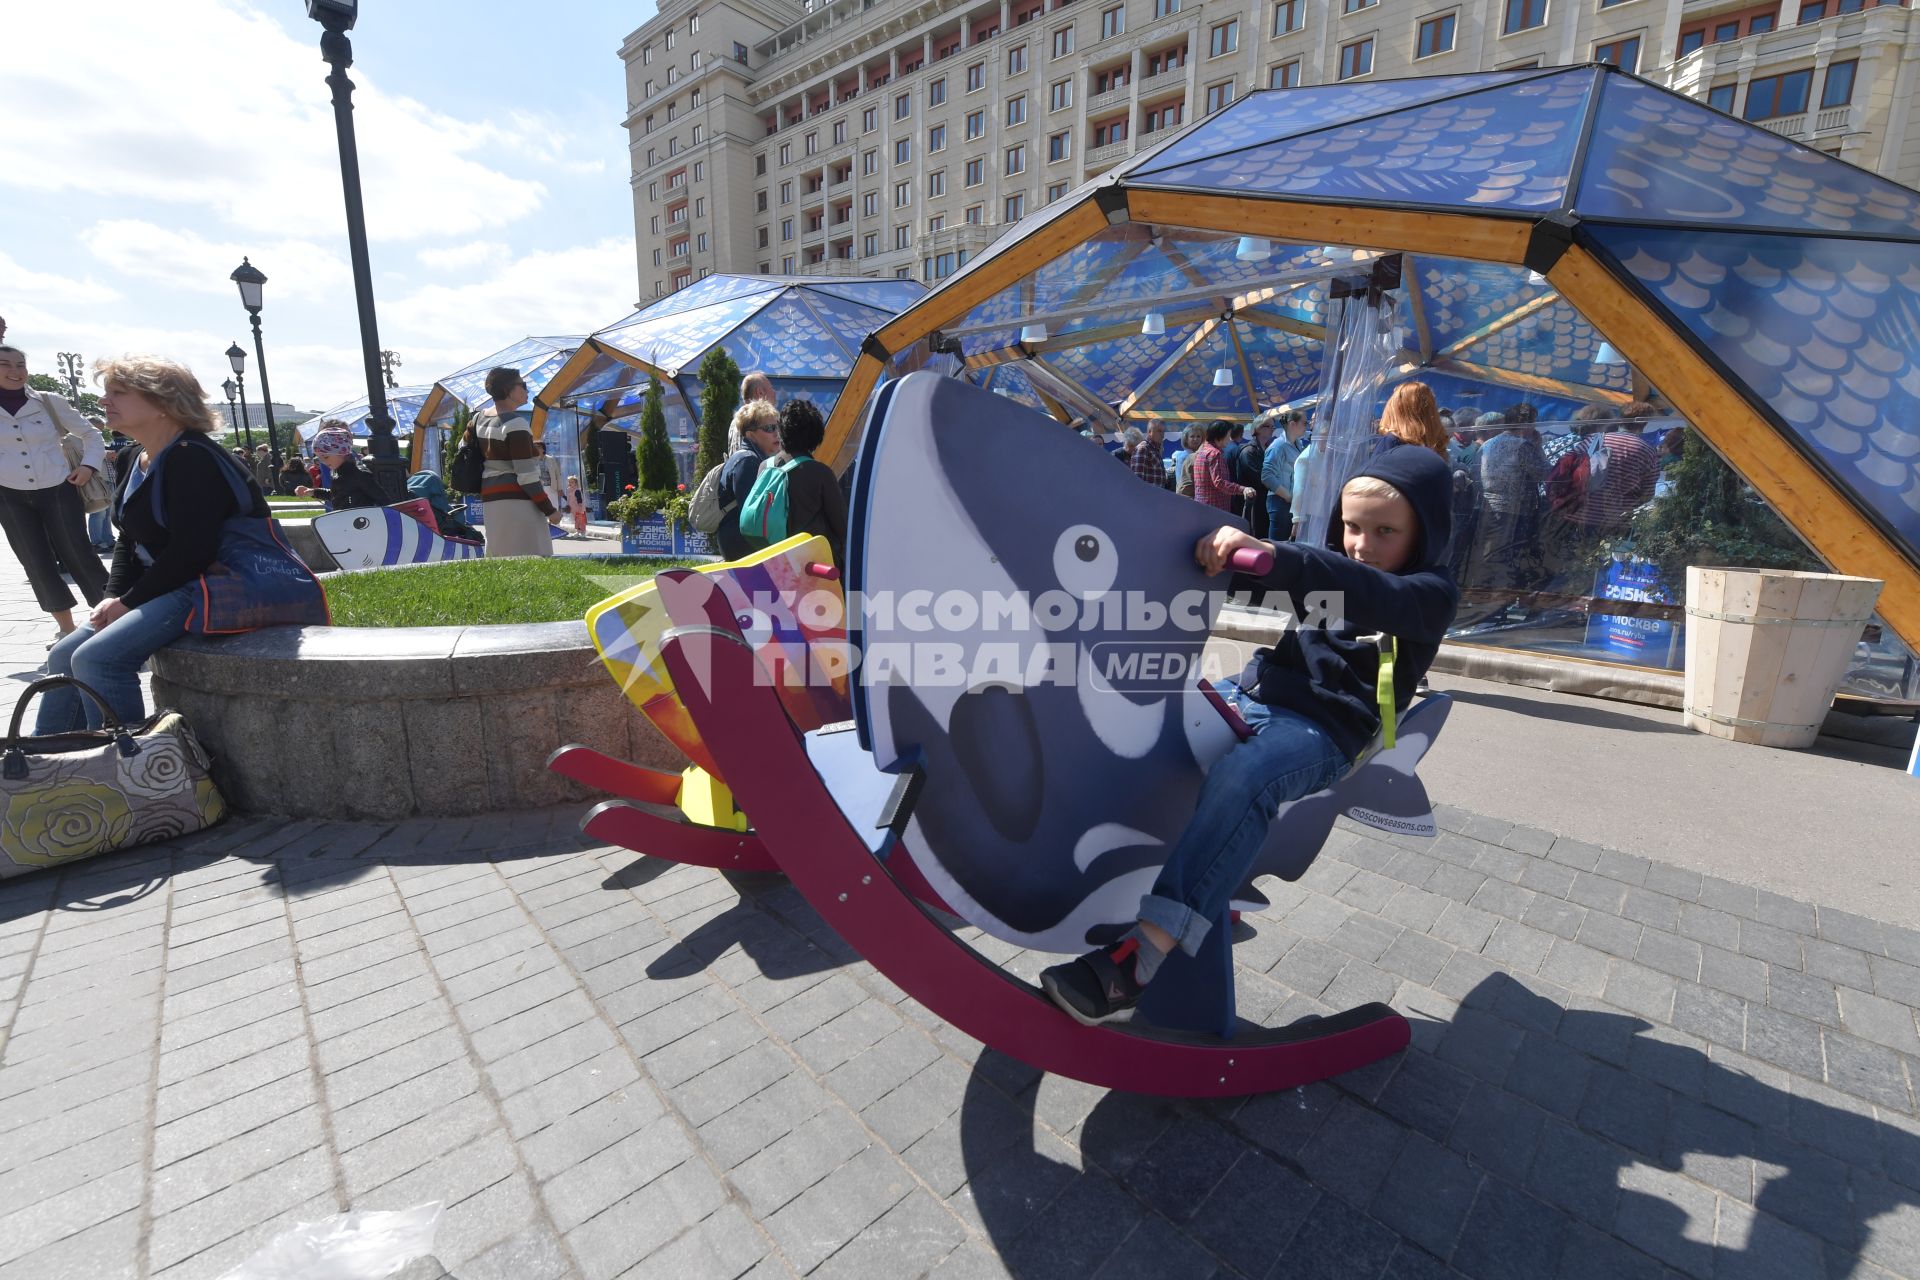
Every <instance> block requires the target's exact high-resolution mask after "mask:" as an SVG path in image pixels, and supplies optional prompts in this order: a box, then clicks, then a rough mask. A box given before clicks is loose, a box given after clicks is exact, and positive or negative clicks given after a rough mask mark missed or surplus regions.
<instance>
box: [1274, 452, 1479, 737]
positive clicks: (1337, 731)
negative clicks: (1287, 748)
mask: <svg viewBox="0 0 1920 1280" xmlns="http://www.w3.org/2000/svg"><path fill="white" fill-rule="evenodd" d="M1357 474H1359V475H1363V476H1374V477H1377V478H1378V479H1381V480H1384V481H1386V482H1387V483H1388V484H1390V485H1392V486H1393V487H1394V488H1396V489H1398V490H1399V491H1400V492H1401V493H1402V494H1404V495H1405V496H1406V499H1407V501H1408V502H1409V503H1410V504H1411V505H1412V507H1413V511H1414V515H1415V516H1416V517H1418V519H1419V521H1420V528H1419V540H1418V542H1417V543H1416V544H1415V547H1414V553H1413V558H1412V559H1411V560H1410V561H1409V562H1408V565H1407V567H1406V568H1405V569H1402V570H1401V571H1400V572H1399V573H1387V572H1385V571H1383V570H1380V569H1375V568H1373V567H1372V566H1370V565H1364V564H1361V563H1360V562H1359V561H1357V560H1350V559H1348V558H1347V556H1346V555H1345V554H1344V553H1343V552H1341V551H1339V550H1334V549H1332V548H1329V547H1309V546H1304V545H1302V544H1300V543H1298V542H1279V543H1275V544H1274V564H1273V572H1271V573H1269V574H1268V575H1267V576H1266V577H1264V578H1262V579H1260V580H1259V582H1260V585H1261V586H1262V587H1264V588H1267V589H1269V590H1277V591H1283V592H1285V593H1286V595H1287V597H1288V599H1289V601H1290V605H1289V608H1290V610H1291V612H1292V613H1293V615H1294V617H1295V618H1296V619H1304V618H1308V617H1309V616H1310V614H1309V613H1308V606H1309V605H1310V604H1313V603H1315V601H1313V600H1312V599H1311V597H1313V596H1315V595H1316V594H1317V593H1323V592H1325V593H1333V595H1334V598H1335V599H1336V600H1338V601H1339V602H1340V605H1341V606H1342V607H1337V608H1334V609H1332V610H1328V612H1329V613H1330V615H1331V618H1330V620H1329V621H1330V622H1331V621H1333V620H1337V621H1338V625H1337V626H1335V625H1327V626H1315V627H1308V626H1306V625H1297V626H1294V627H1292V628H1290V629H1289V630H1288V631H1287V634H1286V635H1285V636H1283V637H1282V638H1281V641H1280V643H1279V645H1278V646H1276V647H1274V648H1272V649H1260V650H1257V651H1255V653H1254V656H1253V661H1252V662H1250V663H1249V664H1247V669H1246V670H1245V671H1244V672H1242V673H1241V676H1240V684H1241V687H1242V688H1244V689H1245V690H1246V691H1247V692H1248V693H1249V694H1250V695H1252V696H1253V697H1255V698H1257V699H1258V700H1259V701H1261V702H1264V703H1266V704H1267V705H1269V706H1274V707H1284V708H1285V709H1287V710H1289V711H1294V712H1298V713H1299V714H1301V715H1303V716H1305V717H1307V718H1308V719H1309V720H1312V721H1313V722H1314V723H1316V724H1318V725H1319V726H1320V727H1321V728H1323V729H1325V730H1326V731H1327V733H1328V735H1329V736H1331V737H1332V738H1333V740H1334V742H1335V743H1336V744H1337V745H1338V746H1339V748H1340V749H1341V750H1342V751H1343V752H1345V753H1346V755H1347V758H1348V759H1349V760H1351V759H1352V758H1353V757H1354V756H1356V755H1357V754H1359V752H1360V750H1361V749H1362V748H1364V747H1365V746H1366V745H1367V743H1369V742H1371V741H1372V740H1373V737H1374V735H1375V734H1377V733H1378V732H1379V731H1380V709H1379V704H1378V702H1377V701H1376V698H1375V692H1374V690H1375V683H1376V679H1377V677H1378V675H1379V669H1380V653H1379V650H1378V648H1377V647H1376V646H1375V645H1374V644H1373V643H1372V642H1371V641H1369V640H1363V639H1361V637H1362V636H1370V635H1373V634H1375V633H1376V632H1385V633H1387V634H1388V635H1391V636H1394V637H1396V638H1397V639H1398V641H1399V653H1398V659H1397V661H1396V662H1395V663H1394V669H1393V686H1394V688H1393V692H1394V703H1395V705H1396V706H1399V707H1401V708H1405V707H1406V705H1407V704H1408V703H1409V702H1410V701H1412V699H1413V694H1414V687H1415V686H1416V685H1417V684H1418V683H1419V681H1420V677H1421V676H1423V675H1425V674H1426V670H1427V667H1428V666H1429V665H1431V664H1432V662H1433V658H1434V655H1435V654H1436V653H1438V652H1439V649H1440V641H1441V638H1442V637H1443V636H1445V635H1446V631H1447V628H1448V627H1449V626H1451V625H1452V624H1453V615H1454V611H1455V609H1457V608H1458V607H1459V604H1460V588H1459V587H1458V586H1456V585H1455V584H1454V581H1453V573H1452V571H1451V570H1450V569H1448V567H1447V564H1446V551H1447V543H1448V541H1449V535H1450V533H1451V530H1452V502H1453V476H1452V473H1451V472H1450V471H1449V470H1448V467H1447V464H1446V463H1445V462H1443V461H1442V460H1441V458H1440V455H1439V454H1437V453H1435V452H1434V451H1433V450H1431V449H1426V448H1422V447H1420V446H1418V445H1407V446H1403V447H1401V448H1397V449H1388V450H1386V451H1385V452H1383V453H1380V454H1378V455H1377V456H1375V457H1374V458H1372V459H1371V460H1369V461H1368V462H1367V464H1366V465H1365V466H1363V467H1361V468H1360V470H1359V472H1358V473H1357ZM1328 541H1329V542H1330V543H1333V544H1334V545H1335V546H1338V545H1339V542H1340V512H1339V509H1338V508H1337V507H1336V508H1335V510H1334V514H1333V522H1332V528H1331V531H1330V532H1329V535H1328ZM1323 607H1324V604H1323Z"/></svg>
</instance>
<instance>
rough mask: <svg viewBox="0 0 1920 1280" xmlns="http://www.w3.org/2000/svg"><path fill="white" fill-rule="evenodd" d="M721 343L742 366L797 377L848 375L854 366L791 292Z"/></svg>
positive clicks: (844, 352)
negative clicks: (776, 371)
mask: <svg viewBox="0 0 1920 1280" xmlns="http://www.w3.org/2000/svg"><path fill="white" fill-rule="evenodd" d="M720 345H721V346H723V347H725V348H726V349H727V354H728V355H730V356H732V357H733V360H734V363H735V364H737V365H739V366H740V367H741V368H742V369H766V370H776V369H777V370H779V371H780V372H781V373H785V374H788V375H790V376H794V377H820V378H831V377H841V378H844V377H846V376H847V373H848V371H849V370H851V369H852V368H853V361H852V359H851V358H849V357H848V356H847V354H846V351H845V349H844V348H843V347H841V346H840V344H839V343H838V342H836V341H834V338H833V335H832V334H830V333H828V332H827V331H826V330H825V329H823V328H822V327H821V324H820V321H819V320H816V319H815V318H814V315H813V312H811V311H809V310H808V309H807V308H806V307H805V306H804V305H802V304H801V302H800V300H799V299H798V298H795V297H793V296H791V295H783V296H781V297H779V298H776V299H774V300H773V301H772V302H769V303H768V304H767V305H766V306H764V307H762V308H761V309H760V311H759V313H758V314H756V315H755V316H754V317H753V318H752V319H751V320H749V321H747V322H746V323H745V324H743V325H741V326H739V327H738V328H736V329H735V330H733V332H731V333H729V334H727V335H726V337H724V338H722V339H721V340H720ZM703 349H704V348H703ZM683 367H686V366H683ZM689 371H690V372H691V368H690V367H689Z"/></svg>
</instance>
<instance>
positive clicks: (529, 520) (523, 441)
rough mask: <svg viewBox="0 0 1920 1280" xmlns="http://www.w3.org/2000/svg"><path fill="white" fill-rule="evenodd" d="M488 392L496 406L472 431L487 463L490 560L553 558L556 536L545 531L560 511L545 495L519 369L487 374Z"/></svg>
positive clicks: (483, 492)
mask: <svg viewBox="0 0 1920 1280" xmlns="http://www.w3.org/2000/svg"><path fill="white" fill-rule="evenodd" d="M487 394H488V395H490V396H492V397H493V407H492V408H491V409H488V410H484V411H482V412H481V413H478V414H476V415H474V419H473V427H472V430H473V431H474V433H475V434H476V435H477V436H478V437H479V438H480V447H481V451H482V452H483V453H484V454H485V455H486V459H487V465H486V469H485V471H483V472H482V473H481V482H480V501H482V502H484V503H485V504H486V513H487V556H488V558H489V559H491V558H493V557H496V556H550V555H552V554H553V536H552V535H551V534H549V533H548V532H547V528H546V527H547V526H548V525H550V524H559V523H560V512H559V511H558V510H557V509H555V507H554V505H553V503H552V502H551V501H550V500H549V499H548V497H547V487H546V485H545V483H544V482H543V477H542V476H541V468H540V450H539V449H538V448H537V447H536V446H535V445H534V442H533V428H532V427H531V426H530V425H529V424H528V422H527V415H526V414H524V413H521V412H520V409H521V407H522V406H523V405H525V404H526V403H527V384H526V382H525V380H524V379H522V378H521V377H520V371H519V370H518V369H510V368H507V367H506V366H504V365H502V366H501V367H500V368H497V369H490V370H488V371H487Z"/></svg>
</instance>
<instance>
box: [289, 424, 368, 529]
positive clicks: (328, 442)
mask: <svg viewBox="0 0 1920 1280" xmlns="http://www.w3.org/2000/svg"><path fill="white" fill-rule="evenodd" d="M313 454H314V456H315V457H316V458H318V459H320V464H321V465H322V466H324V467H326V468H327V469H328V470H329V471H331V472H333V483H332V484H330V485H328V486H327V487H325V488H318V487H307V486H302V487H300V488H297V489H295V490H294V493H295V494H296V495H298V496H299V497H302V498H306V497H317V498H321V499H324V500H325V502H326V504H327V510H329V511H347V510H350V509H351V508H354V507H384V506H386V505H387V495H386V494H384V493H382V492H381V491H380V486H379V485H378V484H375V483H374V479H373V477H372V476H370V475H368V474H367V473H366V472H364V471H362V470H361V469H360V464H359V463H358V462H355V461H354V460H353V436H352V435H350V434H349V433H348V431H347V424H346V423H344V422H342V421H340V420H339V419H338V418H328V419H327V420H326V421H324V422H322V423H321V424H320V430H318V431H316V432H314V435H313Z"/></svg>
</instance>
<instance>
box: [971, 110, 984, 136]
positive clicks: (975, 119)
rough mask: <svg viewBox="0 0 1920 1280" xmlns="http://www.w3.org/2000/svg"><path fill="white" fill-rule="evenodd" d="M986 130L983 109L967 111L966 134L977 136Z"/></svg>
mask: <svg viewBox="0 0 1920 1280" xmlns="http://www.w3.org/2000/svg"><path fill="white" fill-rule="evenodd" d="M986 131H987V113H986V112H985V111H969V112H967V136H968V137H969V138H978V137H980V136H981V135H983V134H984V133H986Z"/></svg>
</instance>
